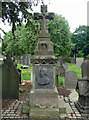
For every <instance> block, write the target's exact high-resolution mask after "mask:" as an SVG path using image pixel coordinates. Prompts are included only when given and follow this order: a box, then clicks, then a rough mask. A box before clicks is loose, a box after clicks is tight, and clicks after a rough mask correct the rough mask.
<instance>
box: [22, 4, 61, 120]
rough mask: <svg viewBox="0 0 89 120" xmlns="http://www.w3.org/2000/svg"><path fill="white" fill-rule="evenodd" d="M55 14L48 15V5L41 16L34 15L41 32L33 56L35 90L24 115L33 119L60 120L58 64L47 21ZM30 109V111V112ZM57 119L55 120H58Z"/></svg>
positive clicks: (24, 109)
mask: <svg viewBox="0 0 89 120" xmlns="http://www.w3.org/2000/svg"><path fill="white" fill-rule="evenodd" d="M53 18H54V14H53V13H47V5H41V14H39V13H34V19H35V20H39V19H41V31H40V34H39V37H38V41H37V43H36V47H35V52H34V55H33V56H31V63H32V64H33V70H32V83H33V89H32V90H31V92H30V97H29V100H28V102H27V103H28V104H27V103H26V104H27V107H26V106H23V110H22V113H23V114H29V116H30V118H31V117H53V118H56V119H58V115H59V109H58V91H57V89H56V87H55V86H56V80H55V79H56V63H57V60H58V59H57V57H55V56H54V49H53V43H52V42H51V41H50V36H49V34H48V27H47V19H50V20H52V19H53ZM29 108H30V110H29ZM56 119H55V120H56Z"/></svg>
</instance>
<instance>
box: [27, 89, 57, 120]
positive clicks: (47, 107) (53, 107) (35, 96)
mask: <svg viewBox="0 0 89 120" xmlns="http://www.w3.org/2000/svg"><path fill="white" fill-rule="evenodd" d="M58 115H59V109H58V92H57V90H56V89H35V90H34V91H33V90H32V91H31V92H30V112H29V117H54V118H55V117H56V118H57V117H58Z"/></svg>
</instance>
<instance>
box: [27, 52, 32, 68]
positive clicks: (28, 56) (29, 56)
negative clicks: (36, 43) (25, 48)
mask: <svg viewBox="0 0 89 120" xmlns="http://www.w3.org/2000/svg"><path fill="white" fill-rule="evenodd" d="M27 59H28V62H27V65H28V66H31V61H30V59H31V55H30V54H27Z"/></svg>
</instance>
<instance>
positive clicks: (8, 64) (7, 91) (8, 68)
mask: <svg viewBox="0 0 89 120" xmlns="http://www.w3.org/2000/svg"><path fill="white" fill-rule="evenodd" d="M19 82H20V79H19V73H18V70H17V69H16V67H15V65H14V63H13V61H12V60H11V58H10V57H9V55H7V57H6V60H5V61H4V63H3V64H2V97H3V98H13V99H18V98H19Z"/></svg>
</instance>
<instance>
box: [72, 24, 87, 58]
mask: <svg viewBox="0 0 89 120" xmlns="http://www.w3.org/2000/svg"><path fill="white" fill-rule="evenodd" d="M72 42H73V43H74V44H75V52H76V54H77V56H78V57H83V56H84V57H86V56H87V55H88V54H89V26H85V25H82V26H79V27H78V28H76V30H75V31H74V33H73V34H72Z"/></svg>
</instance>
